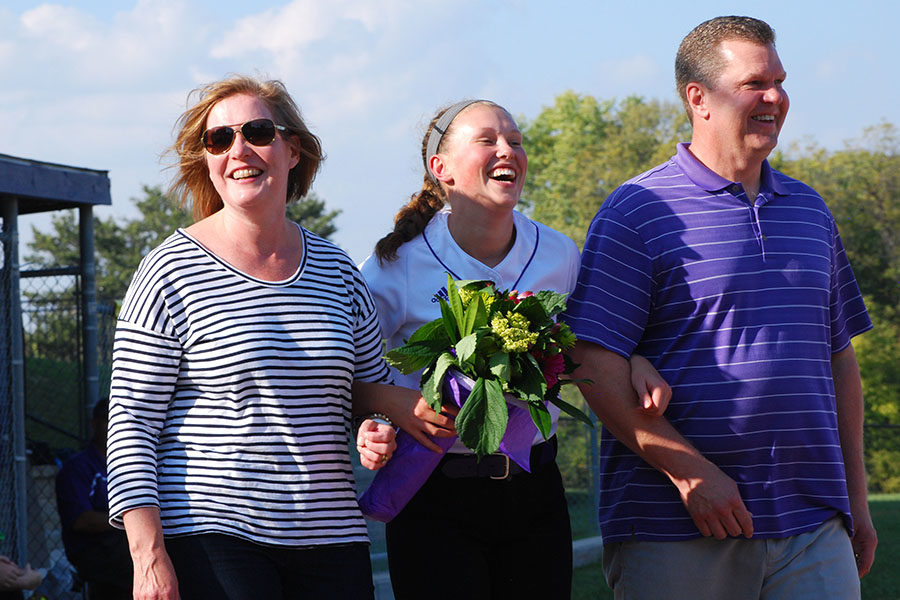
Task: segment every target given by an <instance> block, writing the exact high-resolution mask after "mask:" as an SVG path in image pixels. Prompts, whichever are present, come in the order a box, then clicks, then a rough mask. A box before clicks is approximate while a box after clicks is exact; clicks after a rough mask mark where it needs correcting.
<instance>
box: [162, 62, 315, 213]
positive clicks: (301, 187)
mask: <svg viewBox="0 0 900 600" xmlns="http://www.w3.org/2000/svg"><path fill="white" fill-rule="evenodd" d="M238 94H248V95H250V96H256V97H257V98H259V99H260V100H262V101H263V102H264V103H265V104H266V106H267V107H268V108H269V110H270V111H272V116H273V118H274V120H275V122H276V124H279V125H284V126H285V127H286V128H287V130H288V131H287V132H286V133H285V134H284V135H289V136H290V137H291V139H290V140H285V141H287V142H288V143H292V142H293V143H298V144H299V152H300V160H299V162H298V163H297V165H296V166H295V167H294V168H293V169H291V170H290V172H289V173H288V185H287V197H286V198H285V203H287V202H293V201H295V200H299V199H300V198H302V197H303V196H305V195H306V193H307V192H308V191H309V186H310V185H311V184H312V182H313V179H315V176H316V172H317V171H318V170H319V165H320V164H321V162H322V160H323V159H324V156H323V155H322V143H321V142H320V141H319V138H318V137H316V136H315V135H314V134H313V133H312V132H310V130H309V128H307V126H306V123H304V121H303V118H302V117H301V116H300V109H299V108H298V107H297V105H296V104H295V103H294V100H293V99H292V98H291V95H290V94H289V93H288V91H287V89H286V88H285V87H284V84H283V83H281V82H280V81H278V80H268V81H261V80H259V79H255V78H253V77H249V76H246V75H233V76H231V77H228V78H226V79H222V80H221V81H216V82H213V83H209V84H207V85H204V86H203V87H200V88H197V89H195V90H193V91H191V93H190V94H189V95H188V103H189V104H190V101H191V99H192V98H196V99H197V100H196V103H195V104H194V105H193V106H191V108H189V109H188V110H186V111H185V112H184V113H183V114H182V115H181V117H179V119H178V121H177V123H176V128H177V129H178V136H177V137H176V139H175V143H174V144H173V145H172V147H171V148H170V151H171V152H174V153H175V155H176V156H177V157H178V160H177V163H176V165H173V166H177V168H178V174H177V176H176V178H175V180H174V181H173V182H172V186H171V187H170V189H169V193H170V195H171V197H173V198H175V199H176V200H177V201H178V203H179V204H180V205H181V207H182V208H187V206H188V205H190V206H191V208H192V212H193V215H194V219H195V220H197V221H199V220H200V219H204V218H206V217H208V216H209V215H211V214H213V213H214V212H216V211H218V210H219V209H220V208H222V199H221V198H220V197H219V194H218V192H217V191H216V189H215V187H214V186H213V184H212V181H211V180H210V179H209V170H208V169H207V166H206V149H205V148H204V147H203V143H202V141H201V139H200V137H201V136H202V135H203V132H204V131H205V130H206V118H207V116H208V115H209V111H210V110H211V109H212V107H213V106H215V105H216V103H218V102H219V101H221V100H224V99H225V98H229V97H231V96H235V95H238Z"/></svg>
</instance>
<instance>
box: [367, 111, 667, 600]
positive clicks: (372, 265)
mask: <svg viewBox="0 0 900 600" xmlns="http://www.w3.org/2000/svg"><path fill="white" fill-rule="evenodd" d="M421 152H422V161H423V164H424V167H425V172H424V181H423V184H422V189H421V190H420V191H419V192H417V193H416V194H414V195H413V196H412V199H411V200H410V202H409V203H408V205H407V206H405V207H403V208H402V209H401V210H400V212H399V213H398V214H397V216H396V217H395V225H394V230H393V231H392V232H391V233H389V234H388V235H386V236H385V237H384V238H382V239H381V240H380V241H379V242H378V244H377V245H376V247H375V254H374V255H373V256H371V257H369V258H368V259H367V260H366V261H365V263H363V265H362V267H361V269H362V272H363V275H364V276H365V278H366V281H367V284H368V286H369V289H370V290H371V291H372V295H373V297H374V299H375V303H376V305H377V307H378V315H379V319H380V322H381V328H382V333H383V335H384V336H385V337H386V338H387V347H388V348H394V347H397V346H400V345H402V344H403V343H404V341H405V340H407V339H408V338H409V337H410V335H411V334H412V333H413V332H414V331H415V330H416V329H418V328H419V327H420V326H421V325H423V324H425V323H427V322H429V321H432V320H434V319H436V318H438V317H440V307H439V304H438V303H437V302H436V301H435V300H434V298H435V297H443V298H446V297H447V296H446V294H447V290H446V283H447V273H450V274H451V275H452V276H453V277H454V278H456V279H480V280H490V281H493V282H494V283H495V284H496V286H497V288H498V289H501V290H503V289H508V290H513V289H515V290H518V291H519V292H520V293H521V292H525V291H539V290H543V289H549V290H554V291H557V292H562V293H569V292H571V291H572V289H573V288H574V286H575V281H576V278H577V274H578V266H579V254H578V248H577V247H576V246H575V243H574V242H572V240H570V239H569V238H567V237H566V236H564V235H563V234H561V233H559V232H556V231H554V230H552V229H550V228H549V227H546V226H545V225H543V224H541V223H537V222H535V221H532V220H531V219H529V218H527V217H526V216H524V215H523V214H521V213H519V212H517V211H516V210H515V207H516V205H517V203H518V201H519V197H520V195H521V193H522V186H523V185H524V182H525V174H526V169H527V165H528V157H527V155H526V153H525V149H524V148H523V147H522V133H521V132H520V131H519V129H518V127H517V126H516V123H515V121H514V120H513V118H512V116H511V115H510V114H509V112H508V111H507V110H506V109H504V108H503V107H501V106H499V105H497V104H494V103H493V102H489V101H485V100H475V101H464V102H460V103H457V104H454V105H452V106H450V107H449V108H446V109H444V110H442V111H440V112H439V113H438V114H437V115H436V116H435V117H434V118H433V119H432V121H431V123H430V124H429V125H428V128H427V129H426V132H425V137H424V139H423V140H422V146H421ZM632 368H633V377H632V379H633V382H634V385H635V387H636V389H637V390H638V394H639V397H640V398H641V399H642V401H643V403H644V406H642V407H636V409H637V410H646V411H648V412H649V413H651V414H657V413H660V412H662V411H663V410H664V409H665V406H666V404H667V402H668V394H669V390H668V386H667V385H666V383H665V381H663V380H662V379H661V378H660V377H659V374H658V373H657V372H656V371H655V370H654V369H653V367H652V366H651V365H650V363H649V362H647V361H646V360H644V359H642V358H640V357H633V359H632ZM394 379H395V381H397V382H398V384H399V385H403V386H407V387H410V388H417V387H418V385H419V375H418V374H413V375H402V374H400V373H395V377H394ZM549 408H550V410H551V414H552V415H553V429H554V431H555V428H556V419H557V417H558V415H559V410H558V409H556V407H553V406H551V407H549ZM386 412H388V414H389V415H390V417H391V419H392V420H393V421H394V422H396V423H398V424H399V425H400V426H401V427H402V428H403V429H405V430H406V431H408V432H410V433H413V434H415V435H421V434H422V433H423V432H424V433H427V434H429V435H439V436H446V435H452V433H453V432H454V429H453V420H452V416H451V415H448V414H445V413H443V412H442V413H440V414H438V413H435V411H433V410H432V409H431V408H430V407H429V406H428V405H427V403H426V402H425V401H424V400H423V399H421V398H419V400H418V402H416V403H415V404H412V405H411V404H409V403H406V404H403V403H399V402H398V403H396V405H395V406H393V407H389V408H388V409H387V410H386ZM556 450H557V446H556V437H555V436H553V437H551V439H550V440H549V441H544V440H543V438H541V436H540V434H538V435H537V436H536V437H535V440H534V445H533V446H532V451H531V460H530V464H531V466H532V471H531V473H528V472H525V471H523V470H522V469H521V468H519V467H518V466H517V465H516V464H515V463H512V462H509V461H506V460H496V459H497V458H502V457H493V456H491V457H485V459H482V461H481V462H478V461H477V460H476V458H475V456H474V455H473V454H472V453H471V452H470V451H469V450H468V449H466V448H465V446H463V445H462V444H461V443H459V442H457V443H456V445H455V446H453V447H451V448H450V450H449V451H448V453H447V454H446V455H445V456H444V457H443V458H442V459H441V462H440V463H439V464H438V466H437V468H436V469H435V470H434V472H433V473H432V475H431V476H430V477H429V479H428V480H427V481H426V482H425V484H424V485H423V487H422V488H421V489H420V490H419V491H418V492H417V493H416V495H415V496H414V497H413V498H412V500H410V502H409V504H407V505H406V507H405V508H404V509H403V510H402V511H401V512H400V514H399V515H397V516H396V517H395V518H394V519H393V520H391V521H390V522H388V524H387V549H388V563H389V568H390V572H391V582H392V585H393V588H394V596H395V598H397V600H408V599H418V598H429V599H441V598H447V599H450V598H467V599H475V598H479V599H487V598H493V599H497V598H569V596H570V592H571V577H572V535H571V529H570V526H569V514H568V508H567V505H566V498H565V495H564V491H563V484H562V480H561V477H560V473H559V469H558V468H557V466H556V462H555V457H556Z"/></svg>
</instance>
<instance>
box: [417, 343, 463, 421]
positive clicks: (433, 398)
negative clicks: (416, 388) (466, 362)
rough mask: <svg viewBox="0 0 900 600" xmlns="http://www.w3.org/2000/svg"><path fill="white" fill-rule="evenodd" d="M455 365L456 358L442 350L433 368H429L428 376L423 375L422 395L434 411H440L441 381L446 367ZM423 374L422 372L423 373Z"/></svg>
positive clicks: (441, 400)
mask: <svg viewBox="0 0 900 600" xmlns="http://www.w3.org/2000/svg"><path fill="white" fill-rule="evenodd" d="M454 365H456V359H455V358H453V355H452V354H450V353H449V352H444V353H443V354H441V355H440V356H438V358H437V361H436V362H435V364H434V368H433V369H430V371H429V373H428V378H427V379H425V378H424V377H423V379H422V382H421V389H422V397H423V398H425V401H426V402H428V406H430V407H431V408H432V410H434V411H435V412H441V406H442V404H443V400H444V398H443V393H442V390H443V382H444V375H445V374H446V373H447V369H449V368H450V367H452V366H454ZM423 375H424V374H423Z"/></svg>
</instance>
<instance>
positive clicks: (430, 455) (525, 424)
mask: <svg viewBox="0 0 900 600" xmlns="http://www.w3.org/2000/svg"><path fill="white" fill-rule="evenodd" d="M473 385H475V382H474V381H473V380H472V379H470V378H468V377H466V376H465V375H463V374H462V373H460V372H459V371H456V370H455V369H451V370H450V371H448V372H447V376H446V377H445V378H444V383H443V386H444V390H443V391H444V401H445V402H446V401H447V400H448V399H450V400H452V401H453V402H454V403H455V404H456V405H457V406H459V407H462V405H463V403H464V402H465V401H466V398H468V397H469V392H470V391H471V390H472V386H473ZM506 406H507V408H508V410H509V421H508V422H507V425H506V433H505V434H503V439H502V440H501V441H500V450H499V451H500V452H501V453H503V454H505V455H507V456H508V457H509V458H510V459H511V460H513V461H514V462H515V463H516V464H517V465H519V466H520V467H522V468H523V469H525V470H526V471H528V472H531V465H530V464H529V460H530V457H531V445H532V443H533V441H534V436H535V435H536V434H537V432H538V429H537V427H536V426H535V424H534V422H533V421H532V420H531V414H529V412H528V408H526V407H525V406H524V405H523V404H522V403H521V402H520V401H518V400H516V399H515V398H513V397H512V396H509V395H507V404H506ZM457 439H458V438H457V437H455V436H454V437H450V438H432V440H433V441H434V443H436V444H437V445H438V446H440V448H441V450H443V451H444V452H446V451H447V450H448V449H449V448H450V447H451V446H453V444H454V443H455V442H456V440H457ZM441 458H443V454H438V453H436V452H432V451H431V450H429V449H427V448H426V447H425V446H423V445H422V444H420V443H419V442H418V441H416V439H415V438H413V437H412V436H411V435H409V434H408V433H406V432H405V431H401V432H400V433H398V434H397V450H396V451H395V452H394V455H393V457H392V458H391V460H390V461H389V462H388V464H386V465H385V466H384V467H382V468H381V469H379V470H378V473H377V474H376V475H375V479H374V480H372V484H371V485H370V486H369V487H368V489H367V490H366V491H365V492H363V495H362V496H361V497H360V499H359V506H360V508H361V509H362V513H363V514H364V515H365V516H366V517H368V518H370V519H373V520H375V521H382V522H385V523H386V522H388V521H390V520H391V519H393V518H394V517H396V516H397V515H398V514H399V513H400V511H401V510H403V507H404V506H406V504H407V503H408V502H409V501H410V500H411V499H412V497H413V496H415V495H416V492H418V491H419V488H421V487H422V486H423V485H424V484H425V481H426V480H427V479H428V477H430V476H431V473H432V472H433V471H434V469H435V467H437V465H438V463H439V462H441Z"/></svg>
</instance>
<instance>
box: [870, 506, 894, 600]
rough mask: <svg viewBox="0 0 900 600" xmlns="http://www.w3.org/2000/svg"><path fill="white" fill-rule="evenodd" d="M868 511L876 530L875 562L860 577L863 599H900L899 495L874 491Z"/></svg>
mask: <svg viewBox="0 0 900 600" xmlns="http://www.w3.org/2000/svg"><path fill="white" fill-rule="evenodd" d="M869 511H871V513H872V520H873V521H874V522H875V530H876V531H877V532H878V549H877V550H876V551H875V564H873V565H872V570H871V571H870V572H869V574H868V575H866V576H865V577H863V579H862V597H863V598H865V599H866V600H898V599H900V568H898V567H897V565H898V564H900V494H875V495H872V496H870V497H869Z"/></svg>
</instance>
